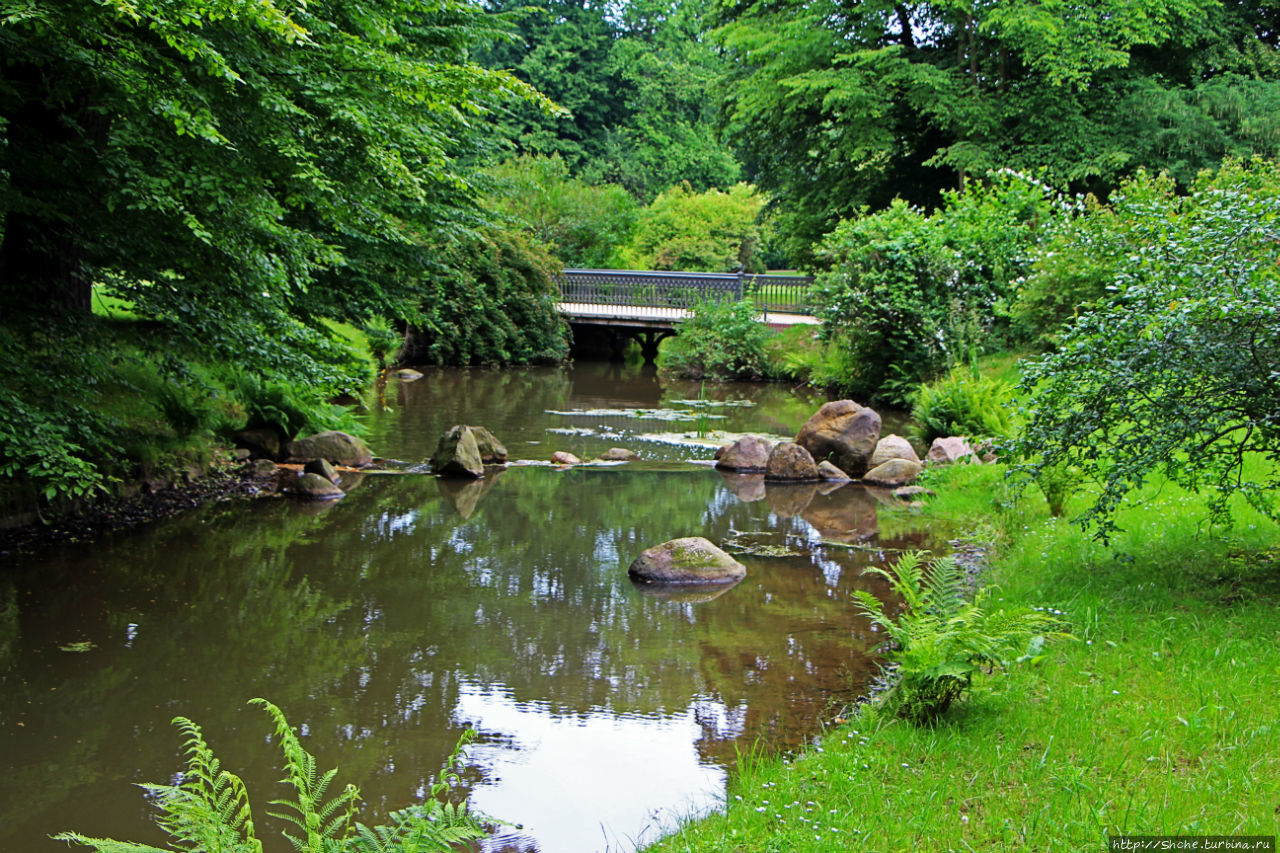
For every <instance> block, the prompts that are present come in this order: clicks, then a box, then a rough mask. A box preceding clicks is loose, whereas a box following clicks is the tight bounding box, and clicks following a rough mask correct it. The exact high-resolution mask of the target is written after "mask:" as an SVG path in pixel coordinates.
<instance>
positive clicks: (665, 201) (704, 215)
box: [618, 183, 765, 272]
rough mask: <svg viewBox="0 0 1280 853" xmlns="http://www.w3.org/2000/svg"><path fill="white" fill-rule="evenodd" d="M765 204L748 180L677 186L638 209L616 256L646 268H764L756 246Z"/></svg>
mask: <svg viewBox="0 0 1280 853" xmlns="http://www.w3.org/2000/svg"><path fill="white" fill-rule="evenodd" d="M764 204H765V199H764V196H762V195H760V194H759V193H757V192H756V188H755V187H753V186H751V185H750V184H736V185H734V186H733V187H731V188H730V189H729V191H728V192H723V191H721V190H717V189H710V190H707V191H706V192H704V193H695V192H694V191H693V190H692V189H690V187H689V185H688V184H687V183H686V184H679V185H677V186H674V187H672V188H671V189H669V190H667V191H665V192H663V193H662V194H661V195H659V196H658V197H657V198H655V199H654V200H653V203H652V204H650V205H649V206H648V207H646V208H644V209H643V210H642V211H640V216H639V218H638V219H637V221H636V225H635V229H634V230H633V231H632V234H631V241H630V243H628V244H627V246H626V247H625V249H624V250H623V251H622V252H621V253H620V254H619V258H618V260H619V262H620V264H621V265H623V266H628V267H631V268H633V269H642V270H691V271H695V272H732V271H733V270H737V269H743V270H746V271H748V272H763V271H764V268H763V267H762V266H761V265H760V263H759V261H758V259H757V258H756V250H757V248H758V246H759V243H760V236H761V232H760V224H759V219H760V213H761V211H762V210H763V209H764Z"/></svg>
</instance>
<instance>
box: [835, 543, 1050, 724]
mask: <svg viewBox="0 0 1280 853" xmlns="http://www.w3.org/2000/svg"><path fill="white" fill-rule="evenodd" d="M866 571H868V572H870V573H872V574H877V575H880V576H881V577H884V578H885V579H887V580H888V581H889V582H890V584H891V585H892V587H893V591H894V593H895V594H896V595H897V596H898V597H900V598H901V599H902V601H903V603H904V604H905V606H906V609H905V611H904V612H903V613H901V614H899V615H898V616H896V617H891V616H889V615H888V614H887V612H886V611H885V605H884V603H883V602H881V601H880V599H878V598H876V597H875V596H874V595H872V594H871V593H870V592H868V591H867V590H862V589H860V590H856V591H855V592H854V595H855V597H856V598H857V601H856V606H857V608H858V610H859V612H861V613H862V614H863V615H865V616H867V617H868V618H870V619H871V621H872V623H874V624H875V625H877V626H879V627H880V628H882V629H884V630H885V632H887V633H888V635H889V637H890V638H891V639H892V640H893V642H894V643H895V644H896V647H895V648H892V649H890V650H889V651H888V653H887V657H888V659H889V661H890V662H891V663H892V664H893V665H894V666H895V667H896V669H895V670H894V682H893V684H892V686H891V687H890V689H889V690H888V691H886V692H885V693H884V694H882V698H881V701H882V702H883V703H884V706H885V707H886V708H887V709H889V710H890V711H891V712H892V713H894V714H897V715H898V716H901V717H904V718H906V719H908V720H910V721H911V722H913V723H917V724H921V723H928V722H931V721H933V720H935V719H937V717H939V716H940V715H941V714H943V713H944V712H945V711H946V710H947V708H949V707H950V706H951V703H952V702H954V701H955V700H957V699H959V698H960V697H961V696H962V695H963V694H964V692H965V691H966V690H968V689H969V687H970V685H971V682H972V678H973V674H974V673H975V672H977V671H978V670H979V669H983V668H1001V669H1002V668H1007V667H1008V666H1009V665H1010V663H1012V662H1013V661H1012V660H1011V659H1012V658H1014V656H1015V655H1017V656H1019V657H1018V658H1017V660H1019V661H1021V660H1024V659H1034V657H1035V656H1036V655H1038V654H1039V650H1040V649H1041V648H1042V647H1043V646H1044V643H1045V641H1046V639H1048V638H1051V637H1061V636H1065V634H1063V633H1062V627H1063V626H1062V624H1061V623H1060V622H1059V621H1058V620H1057V619H1055V618H1054V617H1052V616H1050V615H1048V614H1047V613H1042V612H1037V611H1034V610H1026V609H1019V610H1009V611H1006V610H1005V609H1004V608H1001V609H999V610H996V611H994V612H993V611H990V610H988V609H987V603H988V601H989V599H990V597H991V593H992V590H993V589H994V588H993V587H987V588H984V589H983V590H981V591H980V592H978V594H977V596H976V597H975V598H974V599H973V600H970V599H969V597H968V595H967V594H966V593H967V586H968V584H967V581H966V580H965V575H964V569H963V568H961V566H960V564H959V562H957V561H956V560H955V558H953V557H944V558H941V559H937V560H933V561H932V562H929V563H926V562H925V561H924V559H923V557H922V556H921V555H920V554H919V553H918V552H908V553H905V554H903V555H902V556H901V557H900V558H899V560H898V562H897V563H896V564H895V565H894V568H893V572H892V573H890V572H887V571H885V570H883V569H880V568H877V567H874V566H872V567H870V568H868V569H867V570H866Z"/></svg>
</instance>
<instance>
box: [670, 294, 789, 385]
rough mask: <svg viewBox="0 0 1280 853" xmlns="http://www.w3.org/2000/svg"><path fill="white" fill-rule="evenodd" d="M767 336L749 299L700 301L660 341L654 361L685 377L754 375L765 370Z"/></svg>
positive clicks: (726, 378) (763, 372) (731, 377)
mask: <svg viewBox="0 0 1280 853" xmlns="http://www.w3.org/2000/svg"><path fill="white" fill-rule="evenodd" d="M768 338H769V330H768V328H767V327H766V326H765V325H764V324H763V323H761V322H760V321H759V319H758V315H757V313H756V308H755V306H754V305H753V304H752V303H750V302H748V301H746V300H743V301H741V302H704V303H702V304H701V305H699V306H697V307H696V308H695V309H694V311H693V316H691V317H690V318H689V319H687V320H684V321H682V322H681V323H680V325H679V326H677V327H676V334H675V337H673V338H669V339H668V340H667V341H665V342H664V343H663V345H662V350H661V351H660V353H659V355H658V364H659V366H660V367H662V368H664V369H666V370H670V371H672V372H674V373H675V374H677V375H678V376H682V377H684V378H688V379H703V378H705V379H720V380H730V379H758V378H761V377H764V376H766V375H767V374H768V361H767V359H766V357H765V341H766V340H768Z"/></svg>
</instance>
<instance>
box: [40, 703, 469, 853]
mask: <svg viewBox="0 0 1280 853" xmlns="http://www.w3.org/2000/svg"><path fill="white" fill-rule="evenodd" d="M253 704H257V705H261V706H262V707H263V708H264V709H265V710H266V712H267V714H268V716H270V717H271V720H272V722H273V723H274V724H275V734H276V736H277V737H278V738H279V741H280V750H281V752H283V753H284V760H285V771H286V776H285V779H284V781H285V782H286V783H287V784H289V785H290V786H291V787H292V788H293V790H294V794H293V799H288V800H272V801H271V804H272V805H274V806H279V807H282V808H283V809H284V811H282V812H272V813H270V814H271V816H272V817H274V818H278V819H280V820H283V821H285V822H287V823H289V824H290V825H291V826H292V827H296V829H291V830H287V831H285V832H284V836H285V837H286V838H287V839H288V840H289V841H290V842H291V843H292V845H293V847H294V849H296V850H298V851H303V853H451V851H453V850H455V849H457V847H458V846H459V845H461V844H464V843H466V842H469V841H474V840H477V839H480V838H483V837H484V835H485V832H484V827H483V825H482V824H481V822H480V819H479V817H478V816H477V815H476V814H474V813H473V812H471V811H470V810H469V809H468V808H467V805H466V803H465V802H464V803H462V804H460V805H455V804H453V803H450V802H448V801H447V800H446V799H444V798H445V796H446V795H447V794H449V793H450V792H451V791H452V789H453V787H454V785H456V784H457V782H458V781H459V776H458V773H457V770H456V769H455V768H456V767H457V765H458V763H459V761H460V757H461V753H462V748H463V747H464V746H465V744H466V743H467V742H468V741H469V739H470V737H472V736H474V732H472V731H471V730H468V731H467V732H466V733H465V734H464V735H463V738H462V740H460V741H459V742H458V746H457V747H456V748H455V749H454V751H453V753H452V754H451V755H450V756H449V759H448V761H447V762H446V763H445V766H444V768H443V769H442V770H441V773H440V777H439V779H438V780H437V779H432V780H431V785H430V789H431V796H430V797H429V798H428V799H427V801H426V802H425V803H423V804H422V805H420V806H412V807H410V808H407V809H402V810H400V811H395V812H392V813H391V814H389V815H388V816H387V817H388V818H389V821H388V823H387V824H384V825H382V826H375V827H368V826H364V825H363V824H360V823H358V822H357V821H356V819H355V817H356V810H357V808H358V806H359V804H360V792H359V791H358V790H357V789H356V787H355V786H354V785H347V786H346V787H345V788H343V790H342V792H341V793H339V794H336V795H334V796H330V797H326V795H327V793H328V790H329V785H330V783H331V782H332V781H333V779H334V776H336V775H337V772H338V771H337V769H336V768H335V769H333V770H330V771H328V772H327V773H323V774H321V773H320V772H319V771H318V770H317V769H316V759H315V756H313V755H311V753H309V752H307V751H306V749H304V748H303V746H302V743H301V741H299V740H298V735H297V733H296V732H294V730H293V729H292V728H291V727H290V726H289V723H288V721H287V720H285V717H284V713H283V712H282V711H281V710H280V709H279V708H277V707H276V706H275V705H272V704H271V703H270V702H267V701H266V700H263V699H254V700H253ZM173 722H174V725H176V726H177V727H178V728H179V729H180V730H181V731H182V733H183V735H184V736H185V747H186V753H187V769H186V772H185V773H181V774H178V781H177V782H176V783H174V784H169V785H161V784H150V785H143V786H142V787H143V789H144V790H146V791H147V793H148V794H149V795H150V796H151V797H152V798H154V800H155V803H156V806H157V808H159V810H160V815H159V817H157V819H156V823H157V824H158V825H159V826H160V828H161V829H162V830H164V832H165V833H166V834H167V835H168V836H169V837H170V838H172V839H173V841H172V846H171V847H170V849H171V850H175V851H186V853H198V851H199V852H200V853H203V851H210V853H212V851H219V852H220V853H262V849H263V848H262V842H261V841H259V840H258V838H257V836H256V834H255V829H254V823H253V811H252V808H251V807H250V804H249V795H248V791H247V790H246V789H245V785H244V782H242V781H241V780H240V777H239V776H236V775H235V774H234V773H231V772H230V771H227V770H223V769H222V767H221V763H220V762H219V761H218V759H217V758H216V757H215V756H214V754H213V750H212V749H210V747H209V745H208V743H206V742H205V740H204V736H203V734H202V733H201V731H200V727H199V726H197V725H196V724H195V723H193V722H192V721H191V720H188V719H186V718H185V717H177V718H175V719H174V721H173ZM295 832H296V834H294V833H295ZM54 837H55V839H57V840H59V841H66V842H69V843H74V844H82V845H84V846H86V847H92V848H93V849H94V850H97V851H99V853H160V850H159V848H155V847H151V846H147V845H142V844H132V843H130V842H121V841H114V840H112V839H106V838H89V837H86V836H84V835H80V834H79V833H75V832H64V833H61V834H59V835H57V836H54Z"/></svg>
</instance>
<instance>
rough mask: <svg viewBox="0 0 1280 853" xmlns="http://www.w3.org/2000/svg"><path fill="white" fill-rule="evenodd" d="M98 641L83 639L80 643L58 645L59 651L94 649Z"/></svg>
mask: <svg viewBox="0 0 1280 853" xmlns="http://www.w3.org/2000/svg"><path fill="white" fill-rule="evenodd" d="M95 645H97V644H96V643H93V642H91V641H89V640H81V641H80V642H78V643H67V644H66V645H65V646H58V651H62V652H87V651H89V650H90V649H92V648H93V647H94V646H95Z"/></svg>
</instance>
